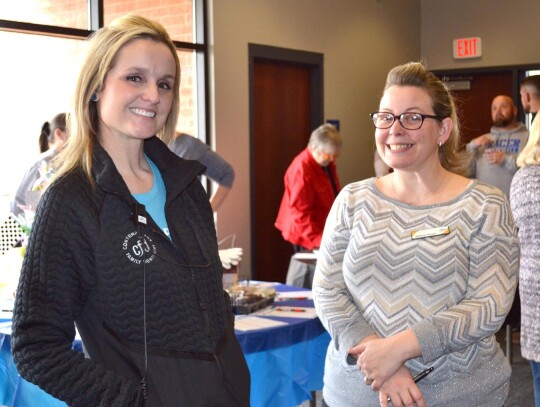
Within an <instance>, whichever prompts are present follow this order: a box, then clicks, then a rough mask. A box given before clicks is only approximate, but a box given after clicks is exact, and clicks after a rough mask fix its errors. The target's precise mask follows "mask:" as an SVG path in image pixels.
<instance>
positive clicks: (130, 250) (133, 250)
mask: <svg viewBox="0 0 540 407" xmlns="http://www.w3.org/2000/svg"><path fill="white" fill-rule="evenodd" d="M122 249H124V251H125V252H126V257H127V258H128V259H129V260H130V261H131V262H133V263H135V264H141V263H142V262H143V261H144V262H145V263H146V264H148V263H150V262H152V261H154V258H155V257H156V253H157V249H156V245H155V244H154V243H153V242H152V239H151V238H150V237H148V236H146V235H143V236H138V235H137V232H131V233H130V234H128V235H127V236H126V238H125V239H124V243H123V244H122Z"/></svg>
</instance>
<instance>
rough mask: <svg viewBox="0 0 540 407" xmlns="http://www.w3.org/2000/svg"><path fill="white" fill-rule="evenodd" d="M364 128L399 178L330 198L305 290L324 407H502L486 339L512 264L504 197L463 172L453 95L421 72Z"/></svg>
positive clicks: (401, 77)
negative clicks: (311, 308)
mask: <svg viewBox="0 0 540 407" xmlns="http://www.w3.org/2000/svg"><path fill="white" fill-rule="evenodd" d="M371 119H372V120H373V124H374V126H375V140H376V145H377V150H378V152H379V154H380V156H381V158H382V159H383V160H384V161H385V163H386V164H387V165H388V166H389V167H391V168H393V169H394V172H393V173H391V174H388V175H385V176H383V177H380V178H371V179H367V180H364V181H360V182H356V183H352V184H350V185H348V186H347V187H345V188H344V189H343V191H342V192H341V193H340V195H339V196H338V197H337V199H336V201H335V203H334V205H333V207H332V210H331V212H330V214H329V216H328V219H327V222H326V226H325V230H324V234H323V239H322V243H321V248H320V253H319V257H318V261H317V268H316V272H315V279H314V282H313V290H314V297H315V306H316V309H317V312H318V315H319V317H320V319H321V321H322V322H323V324H324V325H325V327H326V329H327V330H328V332H329V333H330V335H331V337H332V341H331V343H330V345H329V347H328V352H327V358H326V367H325V379H324V383H325V385H324V389H323V397H324V400H325V403H327V404H326V405H329V406H332V407H347V406H351V407H352V406H373V405H381V406H387V405H389V404H390V403H391V404H392V405H394V406H404V405H405V406H412V405H417V406H419V407H424V406H430V407H434V406H486V407H488V406H489V407H497V406H498V407H501V406H503V404H504V401H505V399H506V396H507V393H508V387H509V378H510V373H511V370H510V365H509V363H508V361H507V359H506V358H505V356H504V354H503V353H502V351H501V348H500V346H499V344H498V343H497V341H496V340H495V333H496V332H497V331H498V330H499V328H500V326H501V325H502V324H503V322H504V319H505V316H506V314H507V313H508V311H509V309H510V307H511V305H512V300H513V297H514V292H515V287H516V275H517V270H518V267H519V263H518V258H519V245H518V239H517V231H516V228H515V226H514V223H513V220H512V216H511V213H510V208H509V204H508V201H507V200H506V198H505V196H504V195H503V194H502V192H501V191H500V190H498V189H496V188H494V187H492V186H489V185H487V184H483V183H481V182H478V181H477V180H470V179H468V178H466V177H465V176H464V174H466V172H467V168H468V157H467V156H466V155H464V154H466V153H462V152H460V150H459V126H458V120H457V116H456V111H455V106H454V102H453V100H452V96H451V95H450V94H449V92H448V91H447V89H446V88H445V86H444V85H443V83H442V82H441V81H440V80H439V79H438V78H437V77H435V76H434V75H433V74H432V73H430V72H429V71H427V70H426V68H425V67H424V66H423V65H421V64H419V63H408V64H405V65H401V66H397V67H395V68H393V69H392V70H391V71H390V72H389V74H388V77H387V81H386V85H385V88H384V93H383V96H382V98H381V100H380V105H379V109H378V112H376V113H373V114H371ZM422 372H423V374H421V373H422ZM427 373H429V374H427ZM418 374H421V376H420V377H422V380H419V378H418V376H417V375H418ZM426 374H427V375H426Z"/></svg>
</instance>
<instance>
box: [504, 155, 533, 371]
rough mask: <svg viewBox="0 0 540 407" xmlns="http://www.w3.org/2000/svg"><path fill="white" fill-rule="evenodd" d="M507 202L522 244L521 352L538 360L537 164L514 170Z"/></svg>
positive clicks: (530, 358)
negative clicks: (514, 173)
mask: <svg viewBox="0 0 540 407" xmlns="http://www.w3.org/2000/svg"><path fill="white" fill-rule="evenodd" d="M510 202H511V204H512V212H513V214H514V217H515V218H516V224H517V226H518V227H519V242H520V244H521V261H520V264H519V295H520V299H521V341H520V345H521V354H522V355H523V357H524V358H526V359H529V360H534V361H536V362H540V250H538V236H540V165H528V166H526V167H523V168H521V169H520V170H519V171H518V172H517V173H516V175H515V176H514V179H513V180H512V186H511V188H510Z"/></svg>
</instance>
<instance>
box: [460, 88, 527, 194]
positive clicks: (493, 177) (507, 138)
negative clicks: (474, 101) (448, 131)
mask: <svg viewBox="0 0 540 407" xmlns="http://www.w3.org/2000/svg"><path fill="white" fill-rule="evenodd" d="M516 115H517V107H516V106H515V105H514V102H513V101H512V98H511V97H510V96H506V95H499V96H495V98H494V99H493V102H492V103H491V118H492V119H493V127H492V128H491V131H490V132H489V133H486V134H483V135H481V136H479V137H476V138H474V139H472V140H471V141H470V142H469V143H468V144H467V150H468V151H469V152H471V153H472V154H473V157H474V159H473V162H472V166H471V167H472V168H471V177H472V178H477V179H478V180H480V181H483V182H485V183H487V184H491V185H494V186H496V187H497V188H499V189H500V190H502V191H503V192H504V193H505V194H506V195H507V196H508V195H509V192H510V183H511V182H512V177H513V176H514V174H515V172H516V171H517V166H516V158H517V156H518V154H519V153H520V152H521V150H522V149H523V147H525V144H526V143H527V138H528V137H529V131H528V130H527V128H526V127H525V125H524V124H523V123H519V122H516V120H515V118H516Z"/></svg>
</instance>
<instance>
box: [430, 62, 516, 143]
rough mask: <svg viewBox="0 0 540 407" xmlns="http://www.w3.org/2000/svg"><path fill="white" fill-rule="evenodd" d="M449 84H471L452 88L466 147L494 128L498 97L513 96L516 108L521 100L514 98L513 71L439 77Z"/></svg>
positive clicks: (462, 139)
mask: <svg viewBox="0 0 540 407" xmlns="http://www.w3.org/2000/svg"><path fill="white" fill-rule="evenodd" d="M438 76H439V77H443V79H445V80H446V81H447V82H448V83H449V84H452V83H456V82H459V83H468V84H469V87H470V89H464V90H460V89H452V93H453V95H454V98H455V101H456V109H457V111H458V115H459V119H460V124H461V141H462V144H463V145H465V144H467V143H468V142H469V141H471V140H472V139H473V138H475V137H478V136H480V135H482V134H484V133H488V132H489V130H490V129H491V126H492V125H493V121H492V119H491V101H492V100H493V98H494V97H495V96H497V95H508V96H510V97H513V99H514V103H515V104H516V106H519V103H520V101H519V98H518V99H516V97H515V95H513V89H514V88H513V78H512V72H511V71H497V72H477V73H461V74H460V73H455V72H454V73H452V74H451V75H448V74H447V75H441V74H439V75H438Z"/></svg>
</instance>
